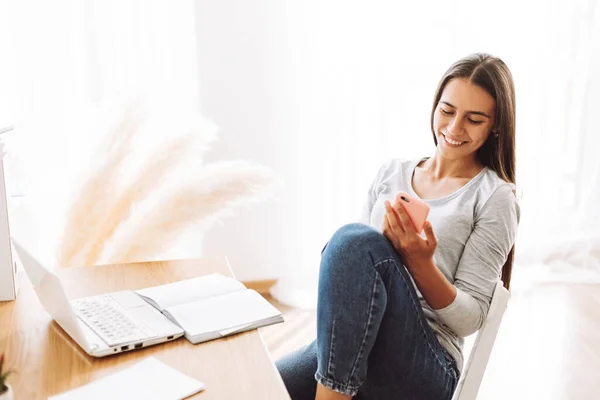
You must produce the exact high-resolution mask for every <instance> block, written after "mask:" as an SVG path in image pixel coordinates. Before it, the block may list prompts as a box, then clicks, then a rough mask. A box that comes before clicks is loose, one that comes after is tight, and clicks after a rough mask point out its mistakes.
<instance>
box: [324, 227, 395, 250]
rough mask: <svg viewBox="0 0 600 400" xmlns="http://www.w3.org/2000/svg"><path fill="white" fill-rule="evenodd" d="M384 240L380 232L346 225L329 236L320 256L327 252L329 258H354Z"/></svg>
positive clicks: (370, 228) (369, 228)
mask: <svg viewBox="0 0 600 400" xmlns="http://www.w3.org/2000/svg"><path fill="white" fill-rule="evenodd" d="M385 240H387V239H385V237H384V236H383V235H382V234H381V233H380V232H378V231H377V230H375V229H373V228H372V227H370V226H368V225H364V224H358V223H354V224H347V225H344V226H342V227H341V228H339V229H338V230H337V231H336V232H335V233H334V234H333V235H332V236H331V239H330V240H329V242H327V245H326V246H325V247H324V248H323V251H322V252H321V254H324V253H325V252H327V253H328V256H330V257H331V256H334V257H336V256H337V257H344V258H345V257H349V256H352V257H354V256H356V255H357V254H362V253H364V252H365V251H368V250H369V249H370V248H372V247H373V246H376V245H377V243H381V242H382V241H385Z"/></svg>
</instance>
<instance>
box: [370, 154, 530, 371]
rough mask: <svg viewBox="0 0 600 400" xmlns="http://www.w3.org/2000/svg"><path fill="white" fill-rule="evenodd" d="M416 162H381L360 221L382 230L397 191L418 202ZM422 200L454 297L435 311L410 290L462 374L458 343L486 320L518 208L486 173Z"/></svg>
mask: <svg viewBox="0 0 600 400" xmlns="http://www.w3.org/2000/svg"><path fill="white" fill-rule="evenodd" d="M421 161H422V159H418V160H400V159H394V160H391V161H388V162H386V163H385V164H384V165H383V166H382V167H381V168H380V169H379V172H378V173H377V176H376V177H375V180H374V181H373V183H372V184H371V187H370V189H369V192H368V197H367V201H366V204H365V206H364V209H363V213H362V216H361V219H360V222H362V223H364V224H367V225H371V226H372V227H373V228H375V229H377V230H379V231H381V230H382V225H383V224H382V223H383V217H384V215H385V204H384V202H385V200H389V201H390V202H391V203H392V204H393V203H394V199H395V197H396V194H397V192H398V191H404V192H407V193H409V194H410V195H412V196H415V197H417V198H419V196H418V195H417V194H416V193H415V191H414V190H413V187H412V176H413V173H414V170H415V168H416V166H417V165H418V164H419V163H420V162H421ZM423 200H424V201H425V202H426V203H427V204H429V206H430V207H431V209H430V212H429V217H428V220H429V221H430V222H431V224H432V226H433V231H434V232H435V235H436V237H437V239H438V245H437V248H436V251H435V254H434V261H435V265H436V266H437V267H438V268H439V270H440V271H441V272H442V273H443V274H444V276H445V277H446V278H447V279H448V280H449V281H450V282H451V283H452V284H453V285H454V286H455V287H456V289H457V295H456V298H455V299H454V301H453V302H452V303H451V304H450V305H448V306H447V307H445V308H442V309H439V310H434V309H432V308H431V307H430V306H429V304H428V303H427V302H426V301H425V299H424V298H423V296H422V294H421V293H420V292H419V289H418V288H417V287H416V286H415V288H416V289H417V294H418V295H419V299H420V302H421V306H422V308H423V311H424V314H425V316H426V318H427V321H428V322H429V325H430V326H431V327H432V328H433V331H434V332H435V335H436V336H437V338H438V340H439V342H440V344H441V345H442V346H443V347H444V348H445V349H446V350H447V351H448V353H449V354H450V355H451V356H452V357H454V359H455V360H456V364H457V366H458V368H459V369H460V370H461V371H462V365H463V355H462V348H463V344H464V339H463V338H464V337H466V336H468V335H470V334H472V333H474V332H476V331H477V330H479V328H480V327H481V326H482V324H483V322H484V320H485V318H486V316H487V312H488V309H489V306H490V302H491V298H492V294H493V291H494V288H495V285H496V283H497V282H498V280H499V275H500V271H501V269H502V266H503V265H504V263H505V261H506V259H507V257H508V253H509V252H510V249H511V248H512V246H513V244H514V243H515V238H516V233H517V225H518V221H519V213H520V211H519V206H518V203H517V199H516V196H515V194H514V185H512V184H509V183H507V182H505V181H504V180H502V179H501V178H500V177H499V176H498V175H497V174H496V173H495V172H494V171H492V170H491V169H489V168H484V169H483V170H482V171H481V172H480V173H479V174H478V175H477V176H475V177H474V178H473V179H471V180H470V181H469V182H468V183H467V184H466V185H464V186H463V187H461V188H460V189H458V190H457V191H456V192H454V193H452V194H450V195H448V196H445V197H442V198H437V199H423ZM413 283H414V282H413Z"/></svg>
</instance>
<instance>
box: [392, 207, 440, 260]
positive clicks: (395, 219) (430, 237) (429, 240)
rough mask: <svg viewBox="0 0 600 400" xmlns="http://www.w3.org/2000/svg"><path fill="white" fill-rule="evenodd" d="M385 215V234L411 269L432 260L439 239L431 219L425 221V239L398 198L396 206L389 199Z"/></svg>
mask: <svg viewBox="0 0 600 400" xmlns="http://www.w3.org/2000/svg"><path fill="white" fill-rule="evenodd" d="M385 210H386V213H385V216H384V218H383V235H384V236H385V237H386V238H387V239H388V240H389V241H390V242H391V243H392V245H393V246H394V248H395V249H396V251H397V252H398V253H400V255H401V256H402V259H403V261H404V264H405V265H406V267H407V268H408V269H409V270H410V269H412V268H418V265H424V264H426V263H428V262H431V260H432V259H433V253H434V252H435V249H436V247H437V239H436V237H435V234H434V233H433V227H432V226H431V223H430V222H429V221H426V222H425V226H424V227H423V229H424V230H425V239H423V238H422V237H421V236H420V235H419V234H418V233H417V231H416V230H415V227H414V226H413V223H412V221H411V220H410V217H409V216H408V213H407V212H406V210H405V209H404V206H403V205H402V202H400V201H398V199H396V202H395V203H394V206H393V207H392V205H391V204H390V202H389V201H387V200H386V202H385Z"/></svg>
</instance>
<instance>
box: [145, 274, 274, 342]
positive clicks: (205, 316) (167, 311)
mask: <svg viewBox="0 0 600 400" xmlns="http://www.w3.org/2000/svg"><path fill="white" fill-rule="evenodd" d="M135 292H136V293H137V294H138V295H140V296H142V298H144V300H146V301H147V302H148V303H149V304H151V305H152V306H153V307H155V308H156V309H157V310H159V311H160V312H162V313H163V314H164V315H165V316H166V317H167V318H169V319H170V320H172V321H173V322H175V323H176V324H177V325H179V326H180V327H181V328H182V329H183V330H184V331H185V337H186V338H187V339H188V340H189V341H190V342H192V343H194V344H196V343H201V342H206V341H208V340H213V339H217V338H220V337H223V336H227V335H230V334H233V333H238V332H243V331H247V330H250V329H254V328H259V327H261V326H266V325H271V324H276V323H279V322H283V316H282V315H281V313H280V312H279V311H278V310H277V309H276V308H275V307H273V306H272V305H271V304H270V303H269V302H268V301H267V300H265V299H264V298H263V297H262V296H261V295H260V294H258V293H257V292H255V291H254V290H251V289H247V288H246V287H245V286H244V285H243V284H242V283H241V282H239V281H237V280H235V279H233V278H228V277H226V276H223V275H219V274H210V275H205V276H201V277H198V278H192V279H186V280H183V281H179V282H173V283H168V284H165V285H160V286H154V287H150V288H146V289H141V290H136V291H135Z"/></svg>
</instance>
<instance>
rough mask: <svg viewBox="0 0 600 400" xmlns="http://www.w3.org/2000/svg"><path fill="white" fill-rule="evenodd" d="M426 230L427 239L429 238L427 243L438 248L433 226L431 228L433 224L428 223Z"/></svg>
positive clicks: (426, 223)
mask: <svg viewBox="0 0 600 400" xmlns="http://www.w3.org/2000/svg"><path fill="white" fill-rule="evenodd" d="M423 228H424V230H425V237H426V238H427V242H429V244H431V245H433V246H437V238H436V237H435V233H433V226H431V222H429V221H426V222H425V226H424V227H423Z"/></svg>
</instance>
